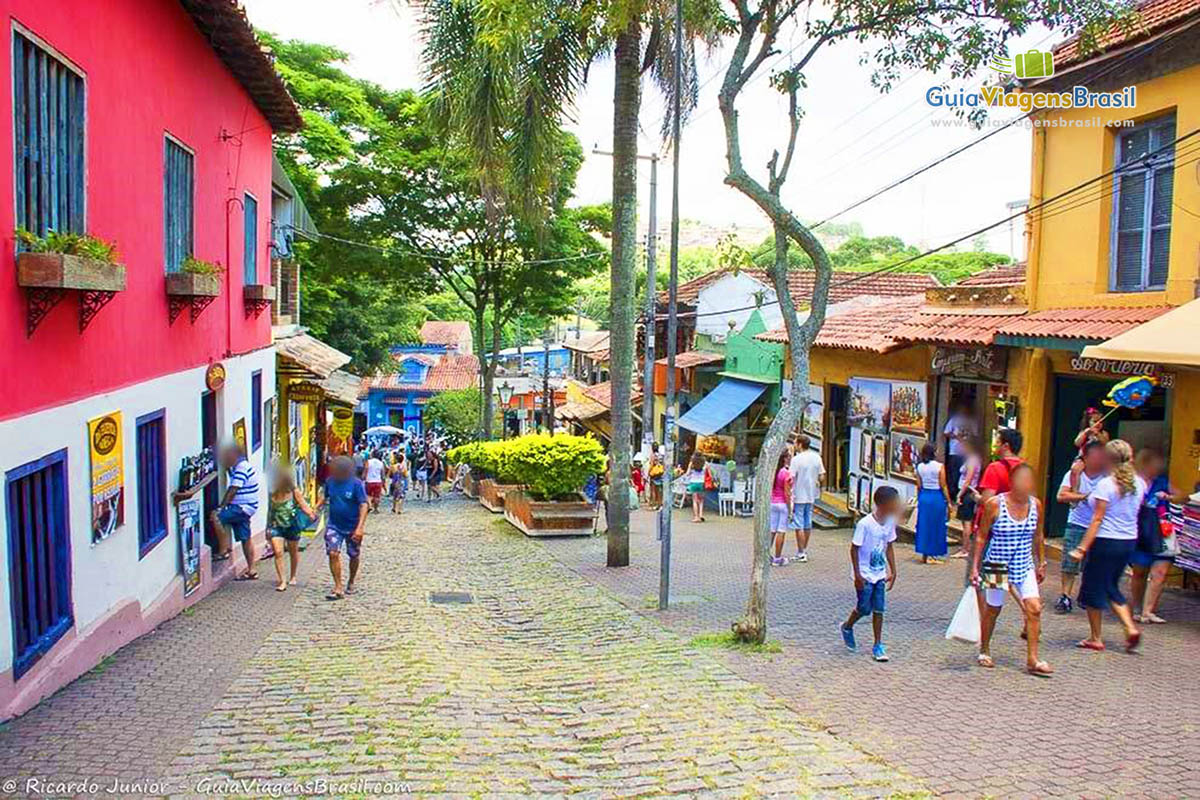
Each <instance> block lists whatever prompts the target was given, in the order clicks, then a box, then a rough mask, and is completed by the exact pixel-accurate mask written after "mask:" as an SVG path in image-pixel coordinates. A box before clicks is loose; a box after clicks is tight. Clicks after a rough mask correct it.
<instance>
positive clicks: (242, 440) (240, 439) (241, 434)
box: [233, 417, 249, 453]
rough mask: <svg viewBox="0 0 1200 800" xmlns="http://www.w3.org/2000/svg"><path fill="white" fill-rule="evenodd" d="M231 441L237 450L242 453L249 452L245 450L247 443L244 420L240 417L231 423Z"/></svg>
mask: <svg viewBox="0 0 1200 800" xmlns="http://www.w3.org/2000/svg"><path fill="white" fill-rule="evenodd" d="M233 441H235V442H236V443H237V446H238V449H240V450H241V451H242V452H243V453H247V452H249V450H247V449H246V447H247V444H248V442H247V441H246V418H245V417H241V418H240V419H238V420H237V421H236V422H234V423H233Z"/></svg>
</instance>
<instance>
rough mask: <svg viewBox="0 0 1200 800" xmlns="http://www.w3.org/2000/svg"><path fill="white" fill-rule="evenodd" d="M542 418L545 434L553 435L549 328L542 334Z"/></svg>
mask: <svg viewBox="0 0 1200 800" xmlns="http://www.w3.org/2000/svg"><path fill="white" fill-rule="evenodd" d="M542 416H543V417H544V418H545V422H546V432H547V433H549V434H550V435H551V436H553V435H554V398H553V397H551V396H550V326H549V325H547V326H546V332H545V333H544V334H542Z"/></svg>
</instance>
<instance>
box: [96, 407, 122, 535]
mask: <svg viewBox="0 0 1200 800" xmlns="http://www.w3.org/2000/svg"><path fill="white" fill-rule="evenodd" d="M87 427H88V450H89V451H90V455H91V468H92V544H95V543H96V542H99V541H100V540H101V539H107V538H108V537H109V536H111V535H112V533H113V531H115V530H116V529H117V528H118V527H120V526H121V525H122V524H123V523H124V522H125V462H124V456H123V453H122V446H121V412H120V411H114V412H113V413H111V414H105V415H104V416H102V417H95V418H93V419H90V420H88V424H87Z"/></svg>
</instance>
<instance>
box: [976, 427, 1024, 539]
mask: <svg viewBox="0 0 1200 800" xmlns="http://www.w3.org/2000/svg"><path fill="white" fill-rule="evenodd" d="M1024 443H1025V438H1024V437H1023V436H1021V432H1020V431H1018V430H1017V429H1015V428H1001V429H1000V430H999V432H997V434H996V456H997V457H996V460H995V461H993V462H992V463H990V464H988V465H987V469H985V470H984V471H983V477H981V478H980V479H979V510H978V511H977V512H976V515H975V517H976V518H975V529H976V530H978V529H979V522H980V518H981V515H982V514H983V504H984V503H986V502H987V501H988V500H989V499H991V498H993V497H995V496H996V495H998V494H1003V493H1004V492H1007V491H1008V490H1009V488H1010V483H1009V476H1010V475H1011V474H1012V471H1013V468H1015V467H1016V466H1017V465H1018V464H1021V463H1024V462H1022V461H1021V456H1020V455H1019V454H1020V452H1021V445H1022V444H1024Z"/></svg>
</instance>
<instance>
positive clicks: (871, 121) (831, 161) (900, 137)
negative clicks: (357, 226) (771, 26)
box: [243, 0, 1047, 255]
mask: <svg viewBox="0 0 1200 800" xmlns="http://www.w3.org/2000/svg"><path fill="white" fill-rule="evenodd" d="M243 2H244V4H245V6H246V11H247V13H248V15H249V17H250V20H251V22H253V23H254V24H255V25H256V26H259V27H261V28H265V29H267V30H270V31H273V32H274V33H277V34H279V35H281V36H283V37H285V38H298V39H306V40H309V41H317V42H324V43H327V44H332V45H335V46H337V47H339V48H341V49H342V50H344V51H346V52H348V53H350V56H351V59H350V61H349V63H348V64H347V65H346V69H347V71H348V72H350V73H351V74H353V75H356V76H359V77H363V78H366V79H369V80H373V81H375V82H377V83H380V84H382V85H384V86H388V87H391V88H419V87H420V85H421V82H422V73H421V64H420V54H421V44H420V40H419V37H418V36H417V25H416V12H415V11H414V10H413V9H412V8H411V7H409V6H407V5H405V4H404V3H402V2H401V3H391V2H388V0H338V2H336V3H334V2H329V1H328V0H243ZM1046 41H1047V36H1046V34H1045V32H1041V33H1039V34H1038V35H1030V36H1028V37H1025V39H1023V40H1022V41H1021V42H1019V43H1018V44H1019V45H1020V47H1014V48H1013V50H1014V52H1016V51H1019V50H1020V49H1024V48H1025V47H1032V46H1036V45H1038V44H1042V43H1043V42H1046ZM797 43H798V42H797ZM791 45H792V43H791V42H789V43H788V48H790V46H791ZM858 56H859V53H858V52H856V51H855V49H854V48H853V47H851V46H843V47H840V48H838V49H837V50H828V51H826V53H825V54H824V55H822V56H819V57H818V58H817V59H816V60H814V62H813V63H812V64H811V65H810V68H809V76H808V77H809V89H808V90H807V91H806V93H805V94H804V95H803V98H802V102H803V103H804V105H805V107H806V109H807V115H806V118H805V121H804V123H803V128H802V135H801V139H800V142H799V146H798V151H797V160H796V162H795V166H794V167H793V170H792V177H791V179H790V180H789V184H788V186H789V188H788V189H786V190H785V199H787V200H788V201H789V202H790V203H791V204H792V207H793V208H794V209H795V211H796V212H797V213H798V214H799V215H800V216H801V217H803V218H807V219H810V220H815V219H820V218H824V217H825V216H827V215H828V214H830V213H833V212H835V211H837V210H839V209H841V208H843V207H844V206H846V205H848V204H850V203H852V202H854V201H855V200H858V199H860V198H861V197H863V196H865V195H867V194H869V193H870V192H871V191H873V190H874V189H876V188H878V187H880V186H883V185H885V184H887V183H889V182H891V181H892V180H894V179H895V178H898V177H901V176H903V175H904V174H906V173H908V172H910V171H912V170H913V169H915V168H917V167H919V166H922V165H924V164H925V163H927V162H929V161H931V160H933V159H935V158H936V157H938V156H940V155H942V154H943V153H945V152H947V151H949V150H951V149H952V148H954V147H955V146H956V145H959V144H961V143H964V142H966V141H969V140H970V139H973V138H975V137H976V136H978V135H979V132H977V131H974V130H971V129H968V128H965V127H943V128H935V127H933V126H932V124H931V122H932V120H933V119H935V118H937V119H949V118H950V117H951V114H950V112H948V111H946V110H936V111H935V109H932V108H930V107H929V106H928V105H927V104H926V102H925V91H926V90H927V89H928V88H929V87H930V86H931V85H934V84H936V83H938V81H937V80H936V79H935V78H934V77H932V76H929V75H924V74H917V75H912V76H910V77H908V78H906V79H905V80H904V81H903V83H902V84H901V85H900V86H899V87H898V88H897V89H895V90H894V91H893V92H892V93H891V94H888V95H882V96H881V95H880V94H879V93H878V92H876V91H875V90H874V89H872V88H871V86H870V83H869V81H868V77H869V74H868V70H867V69H866V68H864V67H861V66H859V65H858V63H857V61H858ZM726 57H727V55H726V53H725V52H722V51H720V50H718V51H716V52H714V53H712V54H710V55H708V56H703V57H702V60H701V81H702V84H703V85H702V89H701V93H700V104H699V108H698V109H697V112H696V113H695V114H694V115H693V117H692V120H691V121H690V122H689V124H688V125H687V126H686V127H685V128H684V131H683V146H682V148H681V151H680V152H681V157H682V167H681V169H680V181H681V188H680V194H681V201H680V205H681V209H682V214H683V216H684V217H685V218H688V219H696V220H701V221H703V222H707V223H711V224H713V225H728V224H730V223H734V224H737V225H743V226H752V227H761V226H763V225H764V224H765V220H764V219H763V217H762V216H761V214H760V213H759V212H758V211H757V209H756V208H754V207H753V206H752V205H751V204H750V203H749V202H748V201H746V200H744V199H743V198H742V197H741V195H740V194H739V193H737V192H736V191H734V190H733V189H730V188H727V187H726V186H725V185H724V184H723V182H722V179H723V178H724V175H725V169H724V168H725V137H724V131H723V130H722V126H721V116H720V113H719V112H718V111H717V109H716V92H717V88H718V86H719V84H720V81H721V78H720V74H721V73H722V72H723V68H724V66H725V60H726ZM780 58H781V59H786V49H785V55H784V56H781V57H780ZM780 63H781V64H783V63H786V61H781V62H780ZM982 77H984V76H982V75H981V76H980V78H982ZM977 83H978V80H977V81H976V82H975V84H977ZM662 108H663V104H662V99H661V97H660V96H659V95H658V94H657V93H656V92H655V91H654V90H653V89H649V88H648V90H647V91H646V92H645V100H644V102H643V105H642V116H641V124H642V128H643V130H644V131H645V132H646V133H645V135H644V136H643V138H642V146H643V147H644V148H645V152H651V151H653V149H654V148H655V146H656V145H657V146H659V147H661V142H660V141H659V140H658V130H659V123H660V120H661V118H662ZM740 111H741V114H740V117H741V122H742V150H743V153H744V156H745V160H746V163H747V164H748V165H750V166H751V167H753V168H754V169H756V170H758V174H760V175H761V174H762V170H763V167H762V165H763V164H765V162H766V159H767V157H768V156H769V155H770V152H771V150H772V149H773V148H774V147H777V146H779V147H781V146H782V137H783V135H784V133H785V124H786V117H785V114H786V105H785V103H784V101H783V98H782V96H781V95H779V94H778V93H776V92H774V91H773V90H771V89H770V87H769V86H768V80H767V78H766V76H764V77H762V78H761V79H759V80H756V81H755V82H754V83H753V84H752V85H751V86H750V87H749V88H748V89H747V90H746V91H745V92H744V93H743V97H742V101H741V105H740ZM568 127H570V128H571V129H572V130H574V131H575V133H576V134H577V135H578V136H579V138H580V140H581V141H582V143H583V146H584V149H585V151H589V155H588V158H587V161H586V162H585V164H584V166H583V169H582V170H581V172H580V175H579V186H578V190H577V194H576V196H577V200H578V202H580V203H593V202H601V201H605V200H608V199H609V198H610V197H611V194H612V190H611V181H612V176H611V171H610V162H609V160H608V159H607V158H605V157H603V156H594V155H591V154H590V150H591V149H592V147H593V146H597V145H598V146H599V147H600V148H601V149H606V150H607V149H610V148H611V143H612V64H611V62H601V63H600V64H597V65H596V66H595V67H594V68H593V69H592V70H591V72H590V74H589V79H588V85H587V89H586V91H585V93H584V95H583V97H582V98H581V99H580V102H579V104H578V107H577V108H576V109H575V113H574V119H573V120H571V121H570V122H569V125H568ZM1029 147H1030V133H1029V131H1027V130H1025V129H1024V128H1021V127H1015V128H1013V129H1010V130H1007V131H1004V132H1003V133H1000V134H998V135H996V136H994V137H993V138H991V139H989V140H988V141H987V142H985V143H984V144H982V145H979V146H978V147H975V148H972V149H971V150H969V151H967V152H966V153H964V154H962V155H960V156H958V157H956V158H954V159H952V160H950V161H948V162H946V163H945V164H944V165H942V166H939V167H938V168H936V169H935V170H933V171H931V172H930V173H928V174H926V175H924V176H922V177H920V178H917V179H915V180H913V181H910V182H909V183H907V184H905V185H904V186H903V187H901V188H899V189H896V190H893V191H892V192H889V193H888V194H886V195H884V196H883V197H881V198H879V199H877V200H874V201H872V202H871V203H869V204H868V205H866V206H863V207H861V208H858V209H856V210H854V211H853V212H850V213H849V214H847V215H846V216H845V217H841V218H839V221H845V222H850V221H858V222H861V223H862V224H863V226H864V228H865V229H866V232H867V233H868V234H869V235H888V234H891V235H896V236H900V237H902V238H903V239H904V240H905V241H908V242H912V243H917V244H925V245H939V244H942V243H943V242H945V241H948V240H950V239H954V238H957V237H958V236H961V235H963V234H965V233H967V232H969V231H972V230H974V229H976V228H978V227H982V226H983V225H984V224H987V223H990V222H993V221H995V220H997V219H1000V218H1002V217H1004V216H1007V214H1008V211H1007V210H1006V208H1005V205H1006V204H1007V203H1008V202H1010V201H1014V200H1022V199H1024V198H1025V197H1026V196H1027V195H1028V191H1029ZM663 149H664V150H665V148H663ZM648 173H649V168H648V167H644V168H643V170H642V173H641V178H642V180H641V181H640V184H641V187H640V192H641V203H642V209H641V212H640V213H641V214H644V213H645V203H646V200H647V198H646V195H647V193H648V192H647V182H648V180H649V175H648ZM670 177H671V175H670V167H669V162H666V163H664V168H663V169H660V172H659V179H660V194H659V198H660V205H659V209H660V210H659V214H660V219H664V220H665V219H667V218H668V215H669V212H670V194H669V187H670ZM1015 238H1016V247H1018V248H1019V247H1020V228H1019V226H1018V228H1017V231H1016V237H1015ZM1010 239H1011V237H1010V232H1009V229H1008V227H1007V226H1005V227H1001V228H998V229H997V230H995V231H993V233H992V234H991V235H990V242H991V246H992V249H994V250H997V251H1000V252H1009V250H1010ZM967 246H969V245H964V247H967ZM1018 255H1019V254H1018Z"/></svg>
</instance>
